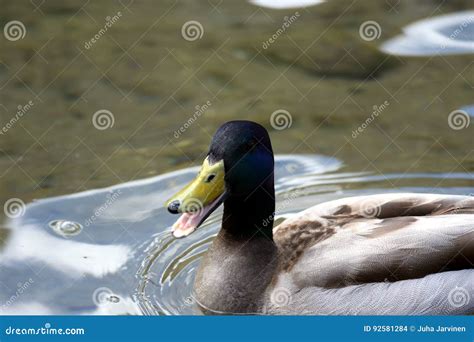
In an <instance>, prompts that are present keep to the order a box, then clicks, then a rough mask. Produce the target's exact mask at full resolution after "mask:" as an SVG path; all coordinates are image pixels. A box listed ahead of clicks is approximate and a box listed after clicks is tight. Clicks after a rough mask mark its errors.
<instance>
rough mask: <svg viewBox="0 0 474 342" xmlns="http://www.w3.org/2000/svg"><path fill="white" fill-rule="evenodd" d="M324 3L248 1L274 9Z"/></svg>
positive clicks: (318, 1)
mask: <svg viewBox="0 0 474 342" xmlns="http://www.w3.org/2000/svg"><path fill="white" fill-rule="evenodd" d="M324 1H325V0H249V2H250V3H251V4H254V5H257V6H262V7H267V8H275V9H284V8H300V7H307V6H314V5H318V4H321V3H323V2H324Z"/></svg>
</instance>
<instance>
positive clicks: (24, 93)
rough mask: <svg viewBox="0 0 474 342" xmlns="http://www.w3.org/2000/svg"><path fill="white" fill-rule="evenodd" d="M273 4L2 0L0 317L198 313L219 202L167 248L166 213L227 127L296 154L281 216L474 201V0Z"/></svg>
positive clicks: (284, 172)
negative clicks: (449, 198) (352, 202)
mask: <svg viewBox="0 0 474 342" xmlns="http://www.w3.org/2000/svg"><path fill="white" fill-rule="evenodd" d="M307 2H308V1H302V2H301V3H307ZM275 3H276V2H274V4H275ZM278 3H282V5H281V6H278V7H282V8H279V9H272V8H268V6H264V5H265V1H253V3H250V2H245V1H227V2H223V1H212V0H209V1H200V2H197V1H190V0H189V1H159V2H151V1H138V0H121V1H101V2H93V1H82V2H81V1H43V2H42V1H34V0H32V1H3V2H2V11H1V12H0V24H1V25H2V28H3V35H2V36H0V126H1V132H0V175H1V177H0V203H1V204H2V205H5V208H7V207H8V205H11V204H15V203H16V204H18V203H19V204H20V205H19V207H17V208H18V210H19V211H16V212H8V211H4V210H2V211H0V216H1V219H2V221H4V224H3V226H2V227H0V312H20V313H27V312H28V313H42V312H44V313H62V312H66V313H130V314H137V313H152V314H156V313H164V314H173V313H197V312H196V311H195V309H194V307H193V303H192V300H190V298H189V294H190V289H191V286H192V279H193V271H194V269H195V267H196V264H197V263H198V261H199V256H200V255H201V254H202V253H203V252H204V251H205V249H206V247H207V246H208V244H209V242H210V241H211V240H210V239H211V238H212V236H213V234H214V233H215V231H216V229H217V228H218V218H219V213H217V214H216V215H214V216H212V217H211V219H210V220H209V222H208V224H207V225H206V226H205V227H203V229H201V230H199V231H198V232H196V235H192V236H191V237H190V239H189V240H179V241H178V240H174V239H172V238H171V237H170V236H169V233H168V230H169V225H170V224H171V223H172V221H173V219H175V217H173V216H171V215H167V214H166V213H165V211H164V210H163V208H162V205H163V202H164V199H165V197H166V196H167V195H169V194H171V193H172V192H173V191H174V190H176V189H177V188H178V187H179V186H180V185H181V184H183V183H184V182H185V181H186V180H188V179H189V178H190V177H192V174H193V172H195V169H186V168H188V167H190V166H193V165H197V164H200V162H201V161H202V159H203V157H204V156H205V153H206V152H207V148H208V144H209V141H210V138H211V136H212V134H213V133H214V131H215V130H216V129H217V127H219V126H220V125H221V124H222V123H223V122H225V121H228V120H232V119H249V120H254V121H257V122H259V123H261V124H262V125H264V126H265V127H266V128H267V129H268V130H269V133H270V136H271V138H272V143H273V147H274V150H275V152H276V153H277V154H289V155H291V156H292V157H291V158H290V159H285V158H284V157H280V158H283V159H281V160H280V162H279V163H280V164H279V165H280V171H278V172H277V175H278V177H279V178H278V179H279V183H278V184H279V186H280V188H279V196H280V197H279V200H278V201H279V202H278V203H279V205H280V207H281V206H282V205H283V207H284V210H283V212H285V213H289V212H293V211H297V210H301V209H304V208H306V207H309V206H310V205H312V204H315V203H319V202H322V201H324V200H328V199H332V198H336V197H342V196H346V195H352V194H358V193H376V192H382V191H384V192H385V191H400V190H404V191H406V190H410V191H423V192H446V193H459V194H472V193H474V177H473V173H472V172H473V171H474V152H473V147H472V146H473V139H474V138H473V128H472V127H473V125H472V124H471V123H470V120H471V119H470V118H471V117H472V109H471V107H472V105H473V102H474V99H473V96H472V95H473V85H474V72H473V71H474V63H473V54H472V53H473V50H474V48H473V44H474V43H473V42H472V41H473V29H472V27H473V26H472V24H473V22H474V19H473V15H472V13H473V11H472V10H473V8H474V5H473V3H472V1H462V0H456V1H449V2H447V1H446V2H445V1H433V0H416V1H408V0H406V1H399V0H393V1H392V0H387V1H362V0H360V1H342V0H341V1H336V0H331V1H327V2H324V3H319V1H318V3H319V4H317V5H314V6H308V7H293V8H284V7H285V6H284V4H283V3H284V2H278ZM293 4H295V3H293ZM453 14H455V15H453ZM446 15H451V18H452V20H451V21H448V22H443V24H444V25H443V26H442V27H441V29H440V27H439V18H443V16H446ZM437 18H438V19H437ZM427 19H432V21H427ZM420 21H421V30H420V26H419V24H418V26H415V30H413V26H414V25H417V23H420ZM18 22H20V24H21V25H20V24H18ZM410 27H412V29H410ZM417 27H418V29H417ZM12 28H14V29H15V28H16V29H17V30H16V31H15V30H12ZM18 32H19V34H18ZM407 37H408V38H407ZM400 42H401V45H397V44H398V43H400ZM407 42H408V43H407ZM387 46H388V47H390V48H387ZM407 49H408V50H407ZM415 55H416V56H415ZM277 119H278V120H277ZM302 154H305V155H310V156H311V157H307V158H306V159H305V158H303V159H301V158H302V157H297V155H302ZM317 155H322V156H317ZM323 156H324V157H323ZM288 158H289V157H288ZM182 169H184V170H183V171H178V173H171V174H165V175H163V174H164V173H166V172H173V171H175V170H182ZM159 175H162V176H159ZM148 177H155V178H151V179H149V180H144V181H139V182H138V183H136V182H135V181H137V180H141V179H146V178H148ZM156 177H157V178H156ZM128 182H132V183H128ZM124 183H125V184H124ZM116 184H122V185H120V186H119V187H118V188H117V187H115V188H108V189H105V190H98V191H90V190H92V189H97V188H103V187H109V186H113V185H116ZM302 188H303V189H304V191H301V189H302ZM119 190H120V192H118V191H119ZM82 191H89V192H85V193H82V194H77V193H78V192H82ZM71 194H72V195H71ZM288 194H291V199H292V200H291V205H289V206H288V205H287V204H284V203H286V202H287V201H285V198H286V197H285V196H289V195H288ZM60 195H65V196H62V197H55V198H51V199H48V198H50V197H53V196H60ZM12 200H14V201H12ZM18 200H19V201H20V202H18ZM15 201H16V202H15ZM22 203H30V204H28V205H27V206H26V208H25V207H24V206H22ZM7 204H8V205H7ZM5 213H7V214H8V213H9V216H12V217H13V218H10V217H6V215H4V214H5ZM19 292H21V293H19Z"/></svg>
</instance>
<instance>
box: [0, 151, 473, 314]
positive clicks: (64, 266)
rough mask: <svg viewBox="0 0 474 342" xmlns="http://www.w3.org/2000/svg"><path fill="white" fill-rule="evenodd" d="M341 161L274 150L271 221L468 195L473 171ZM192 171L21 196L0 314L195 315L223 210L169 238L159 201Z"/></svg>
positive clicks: (6, 255)
mask: <svg viewBox="0 0 474 342" xmlns="http://www.w3.org/2000/svg"><path fill="white" fill-rule="evenodd" d="M341 167H342V164H341V162H340V161H338V160H336V159H334V158H328V157H322V156H287V155H282V156H277V158H276V170H275V176H276V182H275V187H276V193H277V206H276V211H277V213H276V214H277V215H276V222H277V223H278V222H281V221H282V219H283V218H285V217H289V216H291V215H292V213H296V212H299V211H300V210H303V209H306V208H308V207H310V206H312V205H314V204H317V203H321V202H324V201H328V200H332V199H336V198H341V197H345V196H353V195H361V194H371V193H381V192H397V191H415V192H437V193H450V194H471V193H474V187H473V186H472V184H473V183H472V181H473V180H474V175H473V174H467V173H453V174H429V173H427V174H423V173H422V174H386V175H373V174H371V173H367V172H359V173H354V172H336V171H338V170H339V169H340V168H341ZM196 170H197V168H196V167H193V168H188V169H185V170H181V171H177V172H172V173H168V174H164V175H161V176H158V177H154V178H150V179H145V180H141V181H137V182H130V183H124V184H121V185H118V186H115V187H112V188H107V189H99V190H94V191H87V192H83V193H78V194H72V195H68V196H62V197H56V198H51V199H45V200H40V201H36V202H33V203H30V204H28V206H27V207H26V211H25V214H24V215H23V216H22V217H20V218H15V219H12V220H10V221H9V222H7V224H6V226H7V227H8V229H4V231H5V232H7V231H8V233H6V234H4V233H1V234H2V236H5V238H4V240H5V241H6V244H5V247H4V249H3V250H2V251H1V254H0V279H1V283H0V284H1V286H2V287H3V290H2V291H1V292H0V293H1V295H0V296H1V297H0V303H3V304H2V306H1V307H0V312H1V313H3V314H19V313H21V314H97V315H102V314H133V315H136V314H179V313H185V314H199V311H198V310H197V308H196V306H195V304H194V302H193V299H192V296H191V294H192V292H191V291H192V286H193V281H194V275H195V270H196V268H197V266H198V264H199V260H200V258H201V257H202V255H203V253H205V251H206V249H207V248H208V247H209V245H210V244H211V242H212V239H213V237H214V236H215V234H216V232H217V230H218V229H219V224H220V218H221V213H222V210H218V211H217V212H215V213H214V214H213V215H211V216H210V217H209V219H208V220H207V221H206V223H205V224H204V225H203V226H202V227H201V228H200V229H198V230H197V231H196V232H195V233H193V234H192V235H190V236H189V237H187V238H186V239H175V238H173V237H172V235H171V234H170V226H171V224H172V223H173V221H174V220H175V219H176V218H175V217H174V216H173V215H168V214H167V212H166V210H165V208H164V207H163V203H164V201H165V200H166V199H167V198H168V197H169V196H170V195H171V194H172V193H174V192H176V190H177V189H178V188H180V187H182V186H183V185H184V184H186V183H187V182H188V181H189V180H190V179H191V178H193V176H194V175H195V173H196ZM441 182H442V184H443V185H442V187H440V184H441ZM111 194H112V195H111ZM113 194H119V195H113ZM91 217H93V219H91ZM51 226H52V227H53V228H51ZM79 227H82V230H80V229H79V230H78V228H79ZM58 229H59V231H58ZM71 231H72V234H68V233H65V232H69V233H71Z"/></svg>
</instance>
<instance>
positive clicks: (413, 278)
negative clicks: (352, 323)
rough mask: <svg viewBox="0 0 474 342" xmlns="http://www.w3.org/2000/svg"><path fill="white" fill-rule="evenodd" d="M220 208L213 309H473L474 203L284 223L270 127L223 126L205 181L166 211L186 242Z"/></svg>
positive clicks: (366, 210)
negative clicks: (278, 203)
mask: <svg viewBox="0 0 474 342" xmlns="http://www.w3.org/2000/svg"><path fill="white" fill-rule="evenodd" d="M221 204H223V206H224V210H223V215H222V222H221V227H220V230H219V232H218V234H217V235H216V237H215V238H214V240H213V242H212V245H211V246H210V248H209V249H208V251H207V252H206V254H205V256H204V257H203V258H202V260H201V262H200V265H199V268H198V270H197V273H196V275H195V282H194V288H193V294H192V297H193V299H194V300H195V302H196V303H197V305H198V307H199V308H200V309H201V310H202V312H203V313H205V314H223V315H237V314H250V315H462V314H473V313H474V199H473V198H472V197H471V196H460V195H446V194H426V193H390V194H376V195H366V196H356V197H347V198H341V199H336V200H332V201H329V202H325V203H320V204H316V205H314V206H312V207H310V208H308V209H306V210H304V211H302V212H300V213H297V214H294V215H292V216H291V217H289V218H287V219H286V220H284V221H283V222H282V223H280V224H278V225H276V226H275V227H274V221H275V220H274V216H275V188H274V155H273V150H272V145H271V141H270V137H269V135H268V132H267V130H266V129H265V128H264V127H263V126H261V125H260V124H258V123H255V122H252V121H243V120H238V121H229V122H226V123H224V124H223V125H222V126H221V127H220V128H219V129H218V130H217V132H216V133H215V134H214V136H213V137H212V141H211V144H210V148H209V151H208V153H207V155H206V158H205V160H204V162H203V164H202V166H201V168H200V171H199V173H198V174H197V176H196V178H195V179H194V180H193V181H191V182H190V183H189V184H188V185H186V186H185V187H184V188H183V189H182V190H181V191H179V192H178V193H177V194H175V195H174V196H172V197H171V198H170V199H169V200H168V201H167V202H166V204H165V205H166V207H167V209H168V211H169V212H170V213H172V214H181V216H180V217H179V219H178V220H177V221H176V223H175V224H174V225H173V226H172V228H171V231H172V234H173V235H174V237H176V238H184V237H186V236H188V235H189V234H191V233H192V232H194V231H195V230H196V229H197V228H198V227H199V226H200V225H201V224H202V223H203V222H204V221H205V220H206V219H207V218H208V216H209V215H210V214H211V213H212V212H214V211H215V210H216V209H217V208H218V207H219V206H220V205H221Z"/></svg>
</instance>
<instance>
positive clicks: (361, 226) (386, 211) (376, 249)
mask: <svg viewBox="0 0 474 342" xmlns="http://www.w3.org/2000/svg"><path fill="white" fill-rule="evenodd" d="M274 238H275V242H276V244H277V245H278V247H279V251H280V254H281V260H282V261H281V271H280V273H287V274H288V276H290V278H291V280H292V283H293V284H294V285H295V286H296V287H297V288H300V289H302V288H305V287H311V286H319V287H322V288H338V287H345V286H349V285H356V284H366V283H371V282H383V281H388V282H395V281H400V280H407V279H415V278H421V277H424V276H426V275H429V274H434V273H438V272H445V271H451V270H460V269H474V199H472V198H471V197H468V196H446V195H431V194H388V195H372V196H363V197H351V198H345V199H341V200H336V201H332V202H327V203H324V204H320V205H317V206H314V207H312V208H309V209H307V210H305V211H304V212H302V213H301V214H300V215H298V216H295V217H292V218H291V219H288V220H287V221H285V222H283V223H282V224H281V225H280V226H278V227H277V228H276V229H275V231H274Z"/></svg>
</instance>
